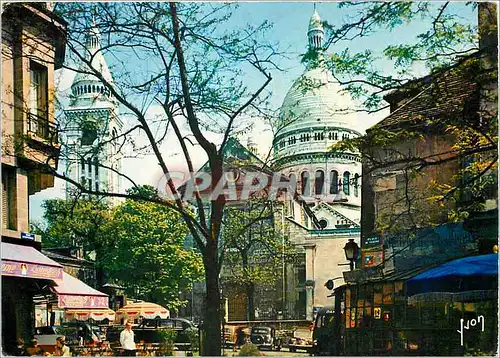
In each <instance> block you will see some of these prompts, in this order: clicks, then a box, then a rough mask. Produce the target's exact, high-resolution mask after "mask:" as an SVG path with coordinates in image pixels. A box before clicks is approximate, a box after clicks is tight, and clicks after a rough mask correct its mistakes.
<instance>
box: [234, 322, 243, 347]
mask: <svg viewBox="0 0 500 358" xmlns="http://www.w3.org/2000/svg"><path fill="white" fill-rule="evenodd" d="M245 338H246V337H245V332H244V331H243V328H242V327H238V328H236V342H234V347H233V351H236V350H238V349H239V347H240V346H242V345H244V344H245Z"/></svg>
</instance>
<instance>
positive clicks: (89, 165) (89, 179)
mask: <svg viewBox="0 0 500 358" xmlns="http://www.w3.org/2000/svg"><path fill="white" fill-rule="evenodd" d="M92 181H93V178H92V159H90V158H89V159H88V160H87V182H88V188H89V190H92Z"/></svg>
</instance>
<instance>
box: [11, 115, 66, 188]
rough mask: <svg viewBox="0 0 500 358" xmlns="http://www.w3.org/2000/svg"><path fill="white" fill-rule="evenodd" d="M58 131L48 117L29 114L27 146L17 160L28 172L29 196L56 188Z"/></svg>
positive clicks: (58, 150)
mask: <svg viewBox="0 0 500 358" xmlns="http://www.w3.org/2000/svg"><path fill="white" fill-rule="evenodd" d="M58 129H59V128H58V126H57V125H55V124H54V123H52V122H49V121H48V120H47V118H46V117H41V116H37V115H35V114H31V113H28V114H27V135H26V136H25V138H26V139H25V141H24V142H25V145H23V146H22V147H21V148H20V149H19V152H18V155H17V160H18V164H19V166H21V167H23V168H24V169H26V170H27V171H28V175H29V177H30V178H29V187H28V192H29V195H31V194H34V193H36V192H39V191H40V190H43V189H45V188H49V187H52V186H54V177H53V175H52V171H53V170H56V169H57V165H58V161H59V153H60V149H61V147H60V145H59V144H58V137H59V136H58Z"/></svg>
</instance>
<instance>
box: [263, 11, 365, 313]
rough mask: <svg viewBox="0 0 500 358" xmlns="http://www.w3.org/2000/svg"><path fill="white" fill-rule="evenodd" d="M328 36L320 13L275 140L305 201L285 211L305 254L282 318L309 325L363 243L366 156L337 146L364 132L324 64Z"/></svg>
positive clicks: (290, 276) (278, 160) (290, 274)
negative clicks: (347, 253)
mask: <svg viewBox="0 0 500 358" xmlns="http://www.w3.org/2000/svg"><path fill="white" fill-rule="evenodd" d="M323 37H324V29H323V27H322V24H321V19H320V17H319V15H318V13H317V12H316V10H315V11H314V14H313V15H312V17H311V20H310V23H309V29H308V39H309V46H308V56H307V57H308V58H309V60H308V62H307V68H306V71H305V72H304V73H303V74H302V75H301V76H300V77H299V78H298V79H297V80H296V81H295V82H294V84H293V85H292V87H291V88H290V90H289V91H288V93H287V95H286V97H285V99H284V101H283V105H282V107H281V111H280V114H279V122H278V126H277V131H276V134H275V136H274V140H273V149H274V165H275V167H276V170H279V171H280V172H281V173H282V174H283V175H285V176H286V177H288V178H290V180H291V181H293V182H297V190H298V191H299V194H301V195H302V200H301V201H302V202H303V203H300V202H297V201H292V202H290V203H289V205H288V206H287V210H286V212H285V213H284V216H285V217H284V220H285V221H286V223H287V225H286V226H287V228H288V229H287V232H288V235H289V237H290V239H291V240H292V241H293V242H294V243H295V244H296V245H297V247H298V248H300V250H302V252H303V255H302V264H301V265H295V266H294V267H291V266H289V267H288V268H287V270H286V271H287V274H286V280H285V281H286V282H285V285H284V287H283V291H284V292H283V295H284V302H285V304H284V306H285V307H283V311H284V312H283V314H284V316H285V317H287V318H299V319H300V318H301V319H308V320H312V319H313V311H315V310H316V309H317V308H319V307H322V306H325V305H328V304H330V303H331V300H330V299H329V298H328V297H327V296H328V295H329V294H330V293H331V291H329V290H328V289H327V288H326V287H325V286H324V284H325V282H326V281H327V280H329V279H334V280H335V284H336V285H341V284H343V276H342V272H343V271H344V270H345V268H344V267H342V266H339V264H343V263H345V262H346V260H345V257H344V251H343V247H344V245H345V244H346V243H347V242H348V240H349V239H353V240H354V241H355V242H357V243H358V244H359V237H360V216H361V178H360V176H361V157H360V155H359V153H356V152H342V153H339V152H332V151H331V150H330V147H331V146H333V145H335V144H336V143H338V142H339V141H342V140H343V139H346V138H355V137H358V136H360V135H361V134H360V132H359V129H358V123H357V117H356V114H355V112H353V111H352V109H353V105H352V102H351V99H350V97H349V95H348V94H346V93H345V92H344V91H343V90H342V87H341V86H340V84H339V83H338V82H337V81H336V80H335V79H334V77H333V75H332V74H331V73H330V72H329V71H328V70H327V68H326V66H325V65H324V61H323V54H322V43H323Z"/></svg>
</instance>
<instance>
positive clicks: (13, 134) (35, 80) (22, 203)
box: [1, 2, 66, 352]
mask: <svg viewBox="0 0 500 358" xmlns="http://www.w3.org/2000/svg"><path fill="white" fill-rule="evenodd" d="M2 11H3V12H2V101H3V102H2V250H1V251H2V326H3V327H4V329H2V345H3V349H5V350H6V351H7V352H9V349H10V348H12V346H13V345H15V340H16V338H18V337H22V338H24V339H29V338H31V336H32V334H33V329H34V325H33V322H34V306H33V296H34V295H36V294H40V293H42V292H44V291H45V289H46V287H47V286H48V285H50V284H52V283H53V280H58V279H61V278H62V274H63V272H62V266H61V265H59V264H58V263H56V262H55V261H53V260H51V259H49V258H48V257H46V256H44V255H43V254H42V253H40V249H41V239H40V237H38V236H37V237H35V235H32V234H30V233H29V217H28V214H29V211H28V203H29V196H30V195H33V194H35V193H37V192H39V191H41V190H44V189H46V188H50V187H52V186H54V177H53V176H52V175H51V174H50V172H51V170H55V169H56V168H57V165H58V158H59V149H60V145H59V142H58V131H57V127H56V124H55V118H54V90H55V89H54V71H55V70H57V69H58V68H60V67H61V66H62V63H63V61H64V57H65V45H64V42H65V38H66V23H65V21H64V20H63V19H61V18H59V17H58V16H56V15H55V14H54V13H53V12H52V11H51V9H50V8H49V6H48V5H47V3H45V2H39V3H10V4H4V6H3V7H2Z"/></svg>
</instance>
